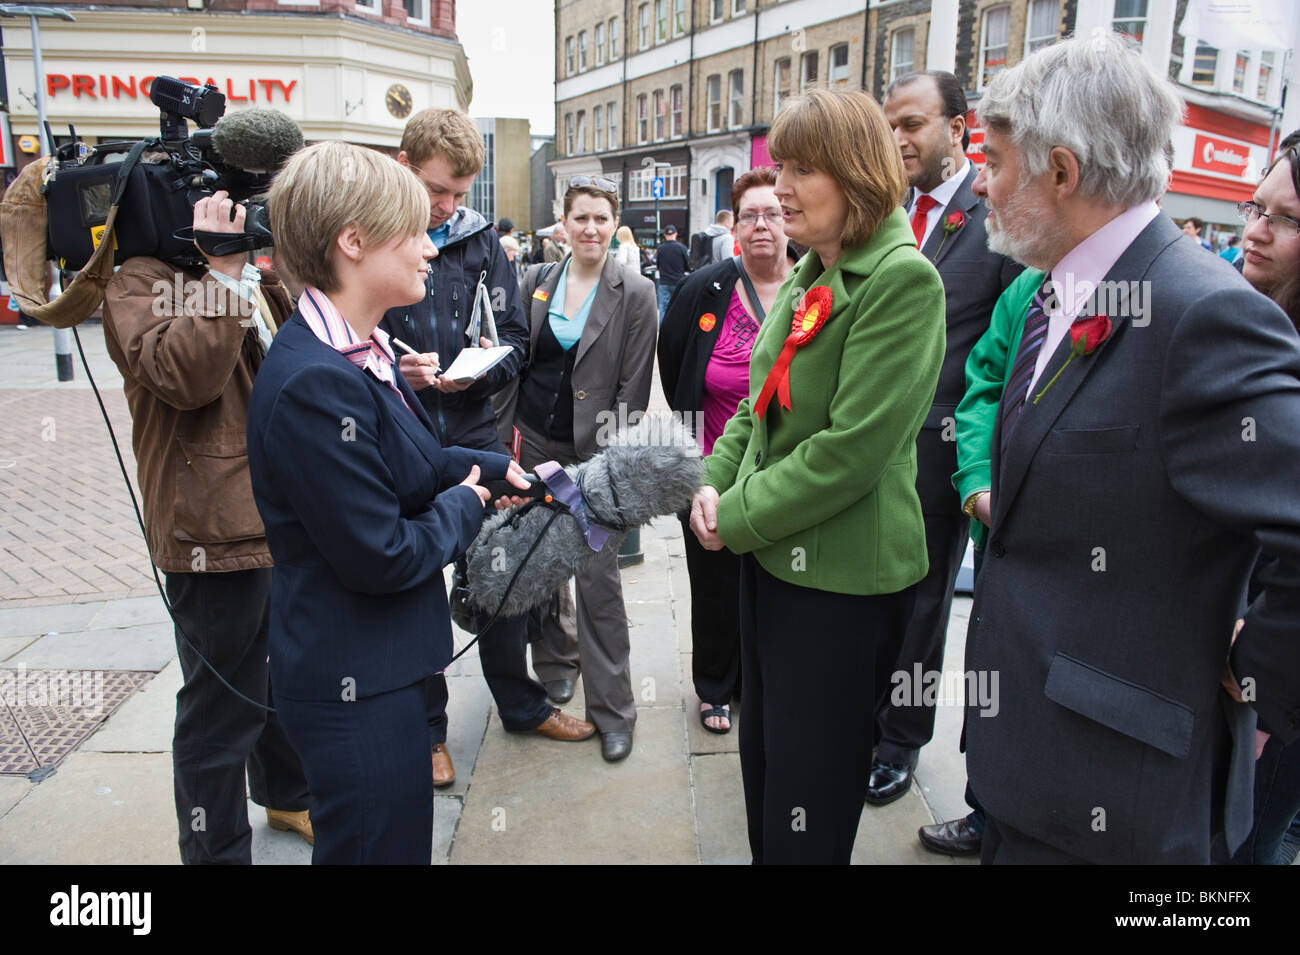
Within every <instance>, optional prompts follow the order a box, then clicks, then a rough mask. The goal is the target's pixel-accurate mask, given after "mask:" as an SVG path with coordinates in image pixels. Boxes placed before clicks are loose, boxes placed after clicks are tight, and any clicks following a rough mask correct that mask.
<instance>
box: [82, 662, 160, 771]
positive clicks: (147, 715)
mask: <svg viewBox="0 0 1300 955" xmlns="http://www.w3.org/2000/svg"><path fill="white" fill-rule="evenodd" d="M183 682H184V680H183V678H182V676H181V666H180V662H179V661H178V660H176V659H174V658H173V659H172V661H171V662H170V663H168V664H167V665H166V666H165V667H163V669H162V670H161V671H160V672H159V673H158V674H157V675H156V676H155V677H154V678H153V679H152V680H150V681H149V682H148V683H146V684H145V685H144V686H143V687H142V688H141V689H140V690H139V691H138V692H137V693H136V694H135V695H134V696H133V697H131V699H129V700H127V701H126V702H125V703H123V704H122V707H121V708H120V709H119V710H118V711H117V712H116V713H114V714H113V715H112V716H110V717H109V718H108V719H107V720H106V721H105V722H104V725H103V726H101V727H100V728H99V730H97V731H96V732H95V734H94V735H93V736H91V737H90V739H88V740H87V741H86V742H85V743H83V744H82V746H81V749H82V751H83V752H95V753H170V752H171V748H172V731H173V729H174V727H175V723H176V694H177V693H178V692H179V691H180V688H181V684H182V683H183Z"/></svg>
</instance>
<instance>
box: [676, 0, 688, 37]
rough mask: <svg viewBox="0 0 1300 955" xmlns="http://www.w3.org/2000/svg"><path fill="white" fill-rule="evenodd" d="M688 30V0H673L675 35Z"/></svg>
mask: <svg viewBox="0 0 1300 955" xmlns="http://www.w3.org/2000/svg"><path fill="white" fill-rule="evenodd" d="M685 32H686V0H673V36H681V35H682V34H683V33H685Z"/></svg>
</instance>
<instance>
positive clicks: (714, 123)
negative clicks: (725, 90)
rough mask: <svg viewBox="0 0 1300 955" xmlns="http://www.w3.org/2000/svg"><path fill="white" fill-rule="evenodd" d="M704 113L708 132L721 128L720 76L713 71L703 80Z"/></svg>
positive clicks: (714, 131)
mask: <svg viewBox="0 0 1300 955" xmlns="http://www.w3.org/2000/svg"><path fill="white" fill-rule="evenodd" d="M704 91H705V95H704V102H705V110H704V115H705V117H706V118H707V120H708V126H709V132H711V133H716V132H717V131H718V130H720V129H721V128H722V77H721V76H720V75H719V74H717V73H714V74H713V75H712V76H710V77H709V78H708V79H707V80H705V81H704Z"/></svg>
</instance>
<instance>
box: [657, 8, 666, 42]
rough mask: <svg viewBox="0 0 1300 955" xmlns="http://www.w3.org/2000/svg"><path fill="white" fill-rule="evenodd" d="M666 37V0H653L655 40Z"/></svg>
mask: <svg viewBox="0 0 1300 955" xmlns="http://www.w3.org/2000/svg"><path fill="white" fill-rule="evenodd" d="M666 39H668V0H655V42H656V43H662V42H664V40H666Z"/></svg>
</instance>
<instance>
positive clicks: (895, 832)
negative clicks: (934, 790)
mask: <svg viewBox="0 0 1300 955" xmlns="http://www.w3.org/2000/svg"><path fill="white" fill-rule="evenodd" d="M933 821H934V820H933V819H932V818H931V814H930V808H929V806H927V805H926V802H925V799H924V798H923V797H922V796H921V793H920V792H918V791H917V788H916V787H915V786H913V787H912V788H911V789H909V790H908V791H907V794H906V795H905V796H903V797H901V798H899V799H897V800H895V801H894V802H891V803H890V804H889V805H887V806H871V805H864V806H863V807H862V818H861V820H860V821H859V822H858V837H857V840H856V841H855V842H854V844H853V856H852V859H851V861H852V864H853V865H944V864H947V863H949V862H952V861H953V860H952V858H951V857H950V856H941V855H936V854H935V853H933V852H930V851H929V850H927V849H926V848H925V847H924V846H922V845H921V843H920V841H919V840H918V839H917V838H916V830H917V829H919V828H920V827H921V826H927V825H929V824H930V823H931V822H933Z"/></svg>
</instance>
